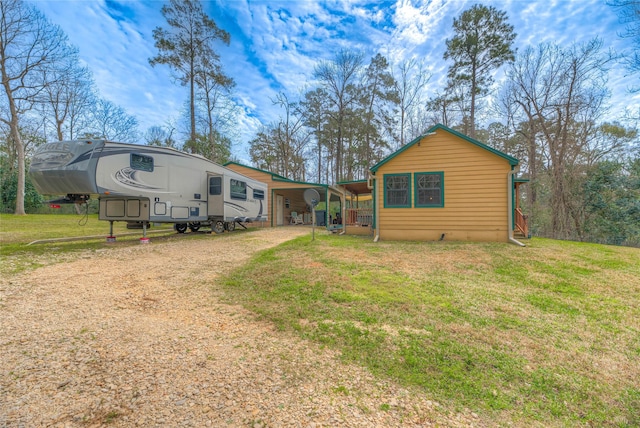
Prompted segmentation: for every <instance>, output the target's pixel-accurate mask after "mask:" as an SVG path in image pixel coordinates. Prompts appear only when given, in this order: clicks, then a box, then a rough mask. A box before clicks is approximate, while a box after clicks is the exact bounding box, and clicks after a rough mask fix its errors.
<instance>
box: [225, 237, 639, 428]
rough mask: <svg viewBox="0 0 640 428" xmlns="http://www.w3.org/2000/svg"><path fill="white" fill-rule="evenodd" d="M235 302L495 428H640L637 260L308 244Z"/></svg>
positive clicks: (239, 280) (613, 251)
mask: <svg viewBox="0 0 640 428" xmlns="http://www.w3.org/2000/svg"><path fill="white" fill-rule="evenodd" d="M226 290H227V293H228V294H227V296H228V299H229V301H232V302H234V303H241V304H243V305H244V306H246V307H248V308H250V309H251V310H253V311H255V312H256V313H258V314H261V315H262V316H263V317H264V318H266V319H268V320H271V321H273V322H274V323H276V325H278V326H279V327H280V328H282V329H286V330H292V331H296V332H298V333H299V334H300V335H301V336H302V337H305V338H308V339H310V340H314V341H317V342H320V343H323V344H326V345H327V346H330V347H332V348H336V349H339V350H340V351H341V353H342V355H343V357H344V359H345V360H346V361H350V362H356V363H358V364H362V365H364V366H366V367H368V368H369V369H370V370H371V371H372V372H374V373H375V374H377V375H380V376H386V377H389V378H393V379H396V380H398V381H400V382H401V383H403V384H405V385H407V386H412V387H415V388H417V389H418V391H422V392H423V393H425V394H427V395H428V396H430V397H431V399H433V400H436V401H438V402H440V403H441V404H444V405H446V406H447V407H449V408H450V409H452V410H455V409H463V408H467V409H471V410H472V411H474V412H477V413H478V414H480V415H481V417H482V418H483V419H484V421H485V422H486V423H488V424H489V425H508V424H516V425H520V426H528V425H541V426H549V425H552V426H553V425H555V426H573V425H583V426H589V425H597V426H620V427H624V426H638V425H640V251H639V250H638V249H633V248H619V247H610V246H602V245H594V244H583V243H575V242H561V241H553V240H544V239H533V240H531V241H530V243H529V245H528V246H527V247H526V248H519V247H516V246H514V245H508V244H499V243H454V242H427V243H417V242H379V243H372V242H371V241H370V240H367V239H363V238H359V237H349V236H320V237H317V238H316V240H315V241H311V239H310V237H303V238H299V239H297V240H295V241H291V242H288V243H286V244H284V245H281V246H280V247H278V248H275V249H271V250H267V251H264V252H263V253H261V254H260V255H259V256H257V257H256V258H254V259H253V260H252V261H251V263H249V264H248V265H246V266H243V267H242V268H239V269H238V270H237V271H236V272H235V273H234V274H232V275H231V276H230V277H229V278H228V280H227V282H226Z"/></svg>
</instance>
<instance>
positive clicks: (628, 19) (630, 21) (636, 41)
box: [608, 0, 640, 91]
mask: <svg viewBox="0 0 640 428" xmlns="http://www.w3.org/2000/svg"><path fill="white" fill-rule="evenodd" d="M608 4H610V5H611V6H613V7H614V8H615V9H616V11H617V12H618V16H619V17H620V21H621V22H622V23H623V24H626V27H625V29H624V31H622V32H620V36H621V37H625V38H629V39H631V41H632V42H633V46H634V50H633V52H631V54H630V55H627V56H626V57H625V58H626V63H627V66H628V67H629V70H630V71H631V72H632V73H636V72H638V71H640V0H611V1H609V2H608ZM634 91H640V87H636V88H634Z"/></svg>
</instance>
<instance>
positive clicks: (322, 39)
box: [34, 0, 640, 160]
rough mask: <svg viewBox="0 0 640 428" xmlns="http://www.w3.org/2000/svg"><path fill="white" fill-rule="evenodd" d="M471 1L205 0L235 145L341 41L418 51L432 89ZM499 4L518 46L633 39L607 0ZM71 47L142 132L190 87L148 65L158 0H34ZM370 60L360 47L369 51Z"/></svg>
mask: <svg viewBox="0 0 640 428" xmlns="http://www.w3.org/2000/svg"><path fill="white" fill-rule="evenodd" d="M475 3H478V1H466V0H449V1H446V0H431V1H414V0H397V1H386V0H385V1H366V0H363V1H358V0H337V1H312V0H309V1H302V0H281V1H268V0H257V1H256V0H253V1H250V0H215V1H210V2H203V6H204V8H205V10H206V11H207V12H208V13H209V14H210V16H211V17H212V18H213V19H214V20H215V21H216V23H217V24H218V25H219V26H220V27H221V28H223V29H225V30H226V31H228V32H229V33H230V34H231V44H230V46H224V45H221V46H220V47H219V49H218V51H219V53H220V56H221V60H222V63H223V66H224V70H225V72H226V73H227V74H228V75H229V76H231V77H233V78H234V79H235V81H236V85H237V86H236V88H235V90H234V99H235V101H236V103H238V105H239V106H240V107H241V108H242V114H241V117H240V120H239V125H238V135H237V136H236V137H235V141H234V142H235V144H234V147H233V149H232V150H233V152H234V154H235V155H236V156H237V157H238V158H239V159H241V160H245V159H248V153H247V148H248V145H247V142H248V140H249V139H251V138H252V137H253V135H254V134H255V132H256V131H257V130H258V129H259V127H260V124H261V123H264V124H267V123H269V122H271V121H274V120H276V119H277V117H278V115H280V114H281V112H280V110H279V109H277V108H275V107H273V106H272V102H271V100H272V99H273V98H274V97H275V95H276V94H277V93H278V92H279V91H283V92H285V93H286V94H287V95H288V96H289V98H290V99H295V98H297V97H298V96H299V94H301V93H302V92H303V91H305V90H306V89H308V88H310V87H312V86H313V85H314V82H313V81H312V80H311V79H312V75H313V69H314V66H315V65H316V64H317V63H318V62H319V61H321V60H328V59H332V58H333V56H334V54H335V52H337V51H338V50H340V49H342V48H349V49H357V50H359V51H361V52H363V53H365V54H366V55H367V57H370V56H372V55H374V54H375V53H377V52H380V53H382V54H383V55H384V56H386V57H387V59H389V61H390V62H391V63H399V62H400V61H402V60H405V59H408V58H411V57H416V58H423V59H424V60H425V61H426V64H427V66H428V68H429V70H430V72H431V73H432V74H433V77H432V78H431V81H430V83H429V86H428V92H429V93H433V92H435V91H437V90H440V89H442V88H443V86H444V82H445V79H446V76H445V75H446V69H447V67H448V65H449V64H448V63H447V62H445V61H444V60H443V58H442V56H443V53H444V50H445V40H446V39H447V38H450V37H451V36H452V23H453V18H454V17H458V16H459V15H460V14H461V13H462V11H464V10H465V9H468V8H469V7H471V6H472V5H473V4H475ZM483 3H484V4H487V5H492V6H494V7H496V8H498V9H499V10H504V11H505V12H507V15H508V17H509V22H510V23H511V24H512V25H513V26H514V27H515V31H516V33H517V34H518V36H517V38H516V41H515V45H516V47H517V48H519V49H522V48H524V47H526V46H528V45H537V44H538V43H541V42H554V43H558V44H560V45H565V46H569V45H571V44H572V43H574V42H584V41H587V40H590V39H591V38H593V37H595V36H598V37H600V38H601V39H602V40H603V42H604V47H605V48H607V49H608V48H611V49H613V50H615V51H616V52H622V51H625V50H629V49H630V48H631V42H630V41H629V40H625V39H621V38H620V37H618V33H619V32H621V31H622V30H623V26H622V24H620V23H619V22H618V17H617V15H616V13H615V11H614V10H613V9H612V8H611V7H609V6H607V5H606V3H605V1H604V0H575V1H569V0H495V1H483ZM34 4H35V5H36V7H38V9H40V11H42V12H43V13H44V14H45V15H46V16H47V18H48V19H49V20H50V21H51V22H53V23H54V24H57V25H59V26H60V27H61V28H62V29H63V30H64V31H65V33H66V34H67V36H68V37H69V40H70V42H71V43H72V44H73V45H75V46H76V47H78V49H79V51H80V58H81V60H82V61H83V62H84V63H85V65H86V66H88V67H89V68H90V69H91V71H92V72H93V75H94V79H95V81H96V84H97V86H98V89H99V90H100V95H101V96H102V97H103V98H106V99H108V100H110V101H112V102H114V103H116V104H117V105H119V106H121V107H123V108H124V109H126V111H127V113H129V114H130V115H133V116H135V117H136V118H137V119H138V121H139V125H140V131H141V132H145V131H146V130H147V128H149V127H150V126H153V125H163V124H165V123H166V122H167V121H168V120H174V121H175V120H176V119H177V118H178V116H179V115H180V111H181V109H182V108H183V106H184V103H185V101H186V100H187V95H188V92H187V89H186V88H184V87H181V86H179V84H174V83H172V78H171V75H170V70H169V69H168V67H166V66H156V67H155V68H152V67H151V66H150V65H149V62H148V60H149V58H151V57H153V56H154V55H155V54H156V53H157V52H156V49H155V48H154V41H153V38H152V30H153V28H155V27H157V26H162V27H167V24H166V21H165V20H164V18H163V17H162V15H161V13H160V8H161V7H162V4H163V3H162V2H160V1H104V0H96V1H73V0H64V1H35V2H34ZM367 61H368V58H367ZM637 81H638V77H637V76H636V77H633V78H631V77H625V73H624V70H623V69H622V68H621V67H616V68H614V69H613V70H612V71H611V73H610V77H609V86H610V88H611V90H612V94H613V97H612V101H611V104H612V110H611V111H612V113H611V114H612V116H613V117H615V116H616V115H619V114H620V112H621V111H622V109H623V108H624V107H626V106H629V105H636V106H637V105H639V104H640V94H637V95H630V94H629V93H628V92H627V89H628V87H630V86H632V85H633V84H637Z"/></svg>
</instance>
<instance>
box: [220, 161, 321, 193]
mask: <svg viewBox="0 0 640 428" xmlns="http://www.w3.org/2000/svg"><path fill="white" fill-rule="evenodd" d="M227 165H237V166H240V167H242V168H248V169H252V170H254V171H258V172H262V173H265V174H269V175H270V176H271V179H272V180H273V181H281V182H285V183H294V184H301V185H303V186H312V187H325V188H326V187H328V186H327V185H326V184H319V183H309V182H307V181H296V180H291V179H289V178H287V177H285V176H283V175H280V174H276V173H275V172H271V171H267V170H264V169H260V168H255V167H253V166H248V165H243V164H241V163H239V162H234V161H229V162H226V163H225V164H224V165H223V166H225V167H226V166H227Z"/></svg>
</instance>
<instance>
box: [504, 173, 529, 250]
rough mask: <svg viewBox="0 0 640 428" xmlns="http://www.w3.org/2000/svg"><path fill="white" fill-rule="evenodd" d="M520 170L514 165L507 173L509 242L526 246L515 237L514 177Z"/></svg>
mask: <svg viewBox="0 0 640 428" xmlns="http://www.w3.org/2000/svg"><path fill="white" fill-rule="evenodd" d="M517 172H518V168H517V167H512V168H511V171H509V172H508V173H507V212H508V214H507V230H508V231H509V242H510V243H512V244H516V245H519V246H521V247H525V246H526V245H524V244H523V243H522V242H520V241H518V240H517V239H515V238H514V237H513V177H514V176H515V174H516V173H517Z"/></svg>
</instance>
